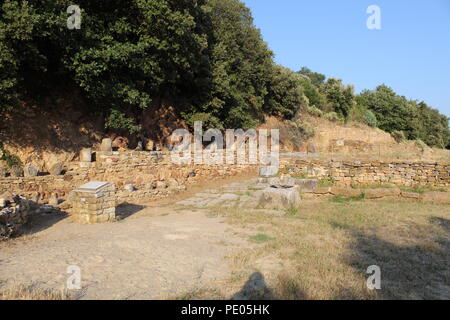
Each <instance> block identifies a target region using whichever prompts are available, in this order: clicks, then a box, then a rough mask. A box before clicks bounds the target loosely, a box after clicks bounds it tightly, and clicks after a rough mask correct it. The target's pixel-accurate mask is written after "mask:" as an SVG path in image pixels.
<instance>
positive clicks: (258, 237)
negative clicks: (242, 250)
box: [248, 233, 274, 243]
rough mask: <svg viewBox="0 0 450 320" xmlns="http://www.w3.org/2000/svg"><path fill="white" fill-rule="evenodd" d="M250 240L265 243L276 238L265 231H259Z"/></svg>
mask: <svg viewBox="0 0 450 320" xmlns="http://www.w3.org/2000/svg"><path fill="white" fill-rule="evenodd" d="M248 240H249V241H250V242H254V243H265V242H269V241H272V240H274V239H273V238H272V237H269V236H268V235H266V234H264V233H259V234H257V235H254V236H251V237H250V238H249V239H248Z"/></svg>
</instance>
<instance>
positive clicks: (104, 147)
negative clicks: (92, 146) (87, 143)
mask: <svg viewBox="0 0 450 320" xmlns="http://www.w3.org/2000/svg"><path fill="white" fill-rule="evenodd" d="M100 151H102V152H112V151H113V149H112V140H111V139H109V138H105V139H103V140H102V144H101V145H100Z"/></svg>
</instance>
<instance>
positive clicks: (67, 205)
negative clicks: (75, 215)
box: [58, 201, 72, 210]
mask: <svg viewBox="0 0 450 320" xmlns="http://www.w3.org/2000/svg"><path fill="white" fill-rule="evenodd" d="M58 208H59V209H61V210H68V209H70V208H72V204H71V203H70V202H69V201H64V202H63V203H61V204H59V205H58Z"/></svg>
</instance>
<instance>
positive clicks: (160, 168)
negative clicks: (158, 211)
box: [0, 151, 257, 203]
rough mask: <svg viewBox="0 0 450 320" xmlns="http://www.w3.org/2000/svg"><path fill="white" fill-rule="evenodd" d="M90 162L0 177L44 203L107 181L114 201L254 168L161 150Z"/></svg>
mask: <svg viewBox="0 0 450 320" xmlns="http://www.w3.org/2000/svg"><path fill="white" fill-rule="evenodd" d="M94 158H95V161H93V162H89V163H87V162H71V163H69V164H67V165H66V170H65V171H63V174H62V175H59V176H55V175H48V174H47V175H39V176H34V177H33V176H28V177H5V178H0V194H2V193H3V192H5V191H10V192H12V193H16V194H21V195H24V196H27V197H30V198H33V197H35V195H36V193H39V194H40V199H39V200H40V201H43V202H44V203H45V202H46V201H47V200H48V199H49V198H50V196H51V194H52V193H55V194H56V195H57V197H58V198H59V199H66V198H67V197H68V195H69V193H70V192H71V191H73V190H74V189H76V188H78V187H79V186H81V185H83V184H85V183H86V182H88V181H108V182H112V183H114V184H115V186H116V201H117V202H118V203H121V202H126V201H139V200H141V199H155V198H163V197H167V196H168V195H170V194H172V193H173V192H175V191H177V190H182V189H184V188H186V186H188V185H192V184H196V183H198V182H201V181H210V180H215V179H218V178H223V177H229V176H236V175H239V174H243V173H253V172H255V173H256V171H257V166H248V165H221V166H209V165H177V164H174V163H172V161H171V158H170V155H169V154H164V153H161V152H145V151H142V152H141V151H131V152H97V153H96V155H95V156H94Z"/></svg>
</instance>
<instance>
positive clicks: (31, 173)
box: [23, 166, 39, 177]
mask: <svg viewBox="0 0 450 320" xmlns="http://www.w3.org/2000/svg"><path fill="white" fill-rule="evenodd" d="M38 173H39V167H36V166H25V167H24V168H23V175H24V176H25V177H36V176H37V175H38Z"/></svg>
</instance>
